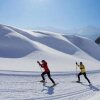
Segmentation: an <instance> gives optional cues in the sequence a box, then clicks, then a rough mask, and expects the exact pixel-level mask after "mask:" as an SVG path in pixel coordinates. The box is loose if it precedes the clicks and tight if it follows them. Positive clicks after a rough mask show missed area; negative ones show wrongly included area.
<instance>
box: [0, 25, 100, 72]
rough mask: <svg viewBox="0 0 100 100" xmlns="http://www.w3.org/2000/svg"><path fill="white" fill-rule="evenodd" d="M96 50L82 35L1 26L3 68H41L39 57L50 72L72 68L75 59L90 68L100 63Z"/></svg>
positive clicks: (0, 47)
mask: <svg viewBox="0 0 100 100" xmlns="http://www.w3.org/2000/svg"><path fill="white" fill-rule="evenodd" d="M99 51H100V47H99V46H98V45H97V44H95V43H94V42H93V41H92V40H90V39H87V38H84V37H79V36H75V35H62V34H60V33H53V32H47V31H31V30H24V29H19V28H15V27H12V26H6V25H0V65H1V68H0V69H2V70H5V69H6V70H29V71H32V70H34V71H40V69H39V67H38V65H37V63H36V62H37V60H42V59H45V60H47V62H48V63H49V66H51V68H50V69H51V70H52V71H73V70H74V68H75V62H76V61H83V62H84V63H85V64H86V65H87V66H88V68H87V69H88V70H92V69H97V68H98V66H99V64H100V63H99V61H100V52H99ZM91 65H92V69H91Z"/></svg>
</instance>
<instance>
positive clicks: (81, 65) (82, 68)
mask: <svg viewBox="0 0 100 100" xmlns="http://www.w3.org/2000/svg"><path fill="white" fill-rule="evenodd" d="M76 65H77V66H78V67H79V68H80V70H81V72H80V73H79V74H78V81H77V82H80V75H84V77H85V79H86V80H87V81H88V82H89V84H91V82H90V80H89V79H88V78H87V75H86V70H85V66H84V65H83V63H82V62H80V65H78V63H77V62H76Z"/></svg>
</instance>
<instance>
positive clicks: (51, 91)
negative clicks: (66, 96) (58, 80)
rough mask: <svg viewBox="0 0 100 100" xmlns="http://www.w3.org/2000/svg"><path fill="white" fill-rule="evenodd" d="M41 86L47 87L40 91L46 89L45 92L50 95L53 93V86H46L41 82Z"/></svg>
mask: <svg viewBox="0 0 100 100" xmlns="http://www.w3.org/2000/svg"><path fill="white" fill-rule="evenodd" d="M43 87H46V88H47V89H43V90H42V91H45V90H46V91H47V93H46V94H49V95H52V94H54V87H53V86H47V85H45V84H43Z"/></svg>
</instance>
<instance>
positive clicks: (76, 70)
mask: <svg viewBox="0 0 100 100" xmlns="http://www.w3.org/2000/svg"><path fill="white" fill-rule="evenodd" d="M76 78H77V62H76Z"/></svg>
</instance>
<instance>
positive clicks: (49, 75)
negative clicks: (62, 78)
mask: <svg viewBox="0 0 100 100" xmlns="http://www.w3.org/2000/svg"><path fill="white" fill-rule="evenodd" d="M47 75H48V78H49V79H50V80H51V81H52V83H53V84H55V82H54V80H53V79H52V78H51V74H50V72H47Z"/></svg>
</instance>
